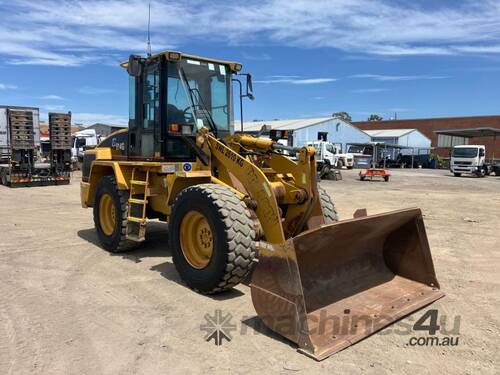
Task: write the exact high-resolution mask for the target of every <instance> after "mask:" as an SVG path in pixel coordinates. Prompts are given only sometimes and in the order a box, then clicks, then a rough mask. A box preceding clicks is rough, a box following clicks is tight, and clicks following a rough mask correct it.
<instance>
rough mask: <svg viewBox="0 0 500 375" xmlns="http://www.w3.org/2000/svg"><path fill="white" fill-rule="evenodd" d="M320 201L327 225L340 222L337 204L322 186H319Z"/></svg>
mask: <svg viewBox="0 0 500 375" xmlns="http://www.w3.org/2000/svg"><path fill="white" fill-rule="evenodd" d="M318 193H319V200H320V204H321V209H322V210H323V216H324V217H325V224H331V223H335V222H337V221H339V215H338V213H337V210H336V209H335V203H333V200H332V198H331V197H330V195H329V194H328V193H327V192H326V190H325V189H323V188H322V187H321V186H318Z"/></svg>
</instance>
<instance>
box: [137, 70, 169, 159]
mask: <svg viewBox="0 0 500 375" xmlns="http://www.w3.org/2000/svg"><path fill="white" fill-rule="evenodd" d="M134 81H135V82H131V86H130V95H131V100H130V101H131V103H130V104H129V105H130V106H131V109H132V108H134V111H133V114H132V110H131V115H130V121H129V145H130V148H129V156H130V158H132V159H145V160H161V159H162V157H161V133H160V132H161V129H160V108H161V107H160V90H161V85H160V63H159V61H150V62H147V63H146V64H145V66H144V69H143V70H142V74H141V75H140V76H139V77H136V78H135V79H134ZM133 98H134V99H136V100H134V101H135V103H133V104H132V100H133ZM141 99H142V100H141ZM141 103H142V105H141Z"/></svg>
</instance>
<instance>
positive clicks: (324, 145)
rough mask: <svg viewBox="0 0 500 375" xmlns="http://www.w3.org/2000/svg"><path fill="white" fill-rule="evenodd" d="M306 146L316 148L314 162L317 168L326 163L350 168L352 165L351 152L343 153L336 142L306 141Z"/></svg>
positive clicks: (331, 165) (336, 166) (334, 166)
mask: <svg viewBox="0 0 500 375" xmlns="http://www.w3.org/2000/svg"><path fill="white" fill-rule="evenodd" d="M307 146H312V147H314V148H315V149H316V162H317V165H318V170H320V168H323V166H324V165H325V164H326V165H328V166H330V167H331V168H342V167H347V169H351V168H353V166H354V158H353V155H351V154H343V153H342V146H341V145H340V144H336V143H330V142H326V141H314V142H308V143H307Z"/></svg>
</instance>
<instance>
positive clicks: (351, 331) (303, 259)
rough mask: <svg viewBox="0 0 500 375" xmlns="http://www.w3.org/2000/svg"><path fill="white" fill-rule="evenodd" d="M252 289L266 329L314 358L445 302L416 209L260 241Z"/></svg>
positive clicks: (328, 353)
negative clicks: (282, 239) (274, 241)
mask: <svg viewBox="0 0 500 375" xmlns="http://www.w3.org/2000/svg"><path fill="white" fill-rule="evenodd" d="M251 291H252V301H253V304H254V307H255V310H256V311H257V314H258V316H259V317H260V318H261V320H262V321H263V322H264V324H265V325H266V326H268V327H269V328H270V329H272V330H273V331H275V332H277V333H279V334H280V335H282V336H284V337H286V338H288V339H289V340H292V341H294V342H295V343H297V344H298V346H299V351H301V352H303V353H305V354H307V355H309V356H311V357H313V358H315V359H317V360H322V359H324V358H326V357H328V356H330V355H332V354H334V353H336V352H338V351H340V350H342V349H344V348H346V347H348V346H350V345H352V344H354V343H356V342H357V341H360V340H362V339H363V338H365V337H367V336H369V335H371V334H373V333H374V332H376V331H378V330H380V329H382V328H383V327H385V326H387V325H389V324H390V323H392V322H394V321H396V320H398V319H400V318H402V317H404V316H405V315H408V314H410V313H412V312H414V311H416V310H418V309H420V308H422V307H424V306H426V305H428V304H430V303H432V302H433V301H435V300H437V299H439V298H441V297H442V296H444V294H443V293H442V292H441V291H440V290H439V283H438V281H437V279H436V274H435V272H434V266H433V263H432V258H431V254H430V250H429V244H428V241H427V236H426V233H425V228H424V224H423V219H422V214H421V211H420V210H419V209H407V210H400V211H395V212H389V213H384V214H379V215H373V216H365V217H360V218H355V219H350V220H345V221H340V222H337V223H334V224H329V225H323V226H321V227H319V228H316V229H312V230H308V231H306V232H303V233H301V234H299V235H298V236H296V237H294V238H291V239H289V240H287V241H286V242H285V243H284V244H282V245H271V244H267V243H262V244H261V246H260V253H259V262H258V266H257V267H256V269H255V271H254V273H253V275H252V283H251Z"/></svg>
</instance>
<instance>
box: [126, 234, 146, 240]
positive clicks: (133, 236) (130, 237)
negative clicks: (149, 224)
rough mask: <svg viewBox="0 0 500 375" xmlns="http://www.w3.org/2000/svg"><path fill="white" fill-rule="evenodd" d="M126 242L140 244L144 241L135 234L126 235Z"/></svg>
mask: <svg viewBox="0 0 500 375" xmlns="http://www.w3.org/2000/svg"><path fill="white" fill-rule="evenodd" d="M127 240H130V241H134V242H142V241H144V240H145V238H144V237H139V236H137V235H135V234H127Z"/></svg>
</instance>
